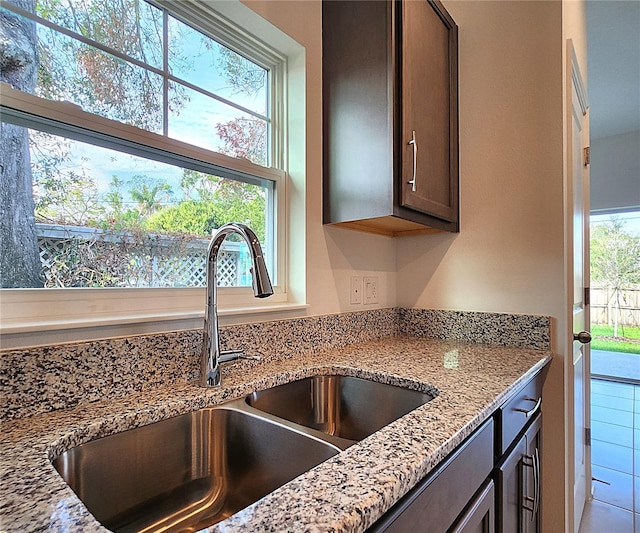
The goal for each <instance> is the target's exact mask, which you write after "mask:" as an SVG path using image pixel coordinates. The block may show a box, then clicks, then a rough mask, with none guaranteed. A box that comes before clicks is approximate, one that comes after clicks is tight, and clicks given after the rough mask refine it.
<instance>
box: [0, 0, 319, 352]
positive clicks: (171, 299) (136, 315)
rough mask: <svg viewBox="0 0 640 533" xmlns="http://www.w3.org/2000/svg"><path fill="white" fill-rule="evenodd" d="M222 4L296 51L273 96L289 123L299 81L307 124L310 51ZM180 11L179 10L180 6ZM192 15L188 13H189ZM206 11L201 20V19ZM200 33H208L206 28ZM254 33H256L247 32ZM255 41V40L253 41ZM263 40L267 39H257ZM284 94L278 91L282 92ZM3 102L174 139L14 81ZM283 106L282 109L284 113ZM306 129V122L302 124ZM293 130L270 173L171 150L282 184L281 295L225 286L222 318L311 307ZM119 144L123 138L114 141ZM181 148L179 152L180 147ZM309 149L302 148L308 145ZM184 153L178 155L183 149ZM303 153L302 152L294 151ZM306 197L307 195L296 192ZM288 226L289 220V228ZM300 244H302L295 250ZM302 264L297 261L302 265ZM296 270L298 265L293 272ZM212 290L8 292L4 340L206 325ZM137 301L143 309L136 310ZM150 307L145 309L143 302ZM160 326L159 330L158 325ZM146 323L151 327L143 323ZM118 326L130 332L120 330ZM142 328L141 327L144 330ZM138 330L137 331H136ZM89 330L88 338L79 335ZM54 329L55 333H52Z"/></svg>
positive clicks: (2, 314) (163, 145)
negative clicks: (291, 86)
mask: <svg viewBox="0 0 640 533" xmlns="http://www.w3.org/2000/svg"><path fill="white" fill-rule="evenodd" d="M157 3H158V4H160V5H163V4H165V3H166V4H167V5H168V6H170V7H174V6H175V5H176V4H177V3H173V2H164V1H161V0H159V1H158V2H157ZM182 5H183V6H186V7H189V8H190V9H186V10H185V12H187V19H186V20H188V21H189V22H190V23H191V17H192V16H196V17H197V16H201V14H203V13H204V14H206V13H211V12H213V10H212V8H211V7H209V6H208V5H207V3H206V2H199V1H197V0H195V1H194V0H186V1H185V2H183V3H182ZM218 6H220V7H222V8H224V9H223V10H224V11H226V13H227V15H226V16H227V17H228V18H229V19H234V20H241V21H242V23H245V22H249V23H250V24H249V25H251V26H252V29H256V28H257V29H258V33H261V34H262V35H261V37H262V38H263V39H265V37H266V39H269V38H270V37H274V38H275V41H277V42H278V44H280V45H282V44H284V46H283V48H284V49H285V50H284V51H283V56H282V57H287V55H288V54H291V56H292V57H294V61H293V63H294V65H295V66H294V69H295V71H294V72H293V75H292V76H291V73H290V72H289V73H288V72H287V66H286V64H285V65H284V66H283V69H282V71H281V73H280V74H279V75H278V77H277V79H276V80H275V83H279V84H281V94H282V95H283V97H282V100H283V101H279V100H276V98H275V95H272V105H273V106H274V113H277V114H279V120H281V121H282V124H285V123H288V122H289V120H290V117H289V116H288V113H289V111H288V110H289V107H290V106H289V105H287V104H285V103H286V102H287V90H288V87H287V83H286V80H287V79H288V78H289V76H291V78H294V79H295V80H296V81H295V82H294V83H295V86H296V92H297V93H302V94H301V98H300V101H299V102H297V104H296V105H295V106H294V110H293V115H295V117H294V118H292V120H296V119H297V126H298V127H299V126H300V120H299V119H300V114H302V116H304V100H305V99H304V96H303V94H304V49H303V48H302V47H301V46H300V45H298V44H297V43H295V41H293V40H292V39H290V38H289V37H288V36H286V35H285V34H283V33H282V32H280V31H279V30H277V29H275V28H274V27H273V26H271V25H269V24H268V23H267V24H266V25H265V21H264V19H261V18H260V17H259V16H258V15H257V14H255V13H254V12H253V11H251V10H250V9H249V8H247V7H246V6H243V5H242V4H241V3H240V2H222V3H220V4H218ZM172 11H174V9H172ZM188 12H190V13H191V16H188V15H189V13H188ZM199 13H200V15H199ZM218 20H219V19H218ZM199 29H200V28H199ZM247 35H248V34H247ZM238 38H239V39H240V40H241V41H242V40H243V39H244V38H245V35H244V32H242V31H240V32H238ZM245 42H248V41H245ZM255 42H259V41H258V40H257V39H255ZM275 92H276V91H274V93H275ZM0 98H1V99H2V104H3V106H6V107H7V108H13V109H19V110H21V112H25V113H27V114H34V115H37V116H39V117H45V119H47V120H51V121H54V122H55V123H57V124H66V125H68V126H69V127H72V128H84V129H86V130H87V131H97V132H98V133H99V134H104V135H112V136H113V135H114V133H115V134H116V135H117V137H120V136H122V137H124V138H126V139H127V140H130V141H133V142H138V143H140V144H141V145H144V146H147V147H150V148H153V149H157V150H166V149H167V141H168V140H167V138H165V137H163V136H161V135H157V134H155V133H152V132H147V131H144V130H140V129H138V128H135V127H133V126H130V125H127V124H123V123H120V122H117V121H113V120H109V119H106V118H103V117H98V116H96V115H93V114H90V113H86V112H84V111H83V110H82V109H81V108H80V107H79V106H76V105H74V104H70V103H65V102H51V101H46V100H42V99H40V98H38V97H36V96H33V95H29V94H25V93H22V92H20V91H16V90H14V89H12V88H11V87H10V86H8V85H6V84H0ZM276 107H277V110H276ZM302 125H304V120H303V121H302ZM286 129H287V128H281V130H280V131H279V132H278V134H277V136H276V138H274V139H273V142H274V151H273V152H272V161H273V162H274V163H280V164H281V166H282V168H283V170H280V169H276V168H266V167H261V166H259V165H255V164H253V163H251V162H249V161H246V160H240V159H235V158H231V157H228V156H225V155H223V154H216V153H213V152H210V151H208V150H204V149H200V148H198V147H194V146H192V145H189V144H186V143H181V142H180V141H175V140H171V141H170V144H171V150H170V151H171V152H172V153H178V155H182V156H184V157H188V158H190V159H193V160H199V161H205V162H206V163H208V164H211V165H215V166H219V167H223V168H226V169H236V170H238V171H240V172H243V173H245V174H250V175H254V176H257V177H261V178H264V179H269V180H273V181H275V182H276V194H277V196H278V198H277V199H276V205H277V211H276V213H275V217H276V226H275V227H276V229H277V232H278V235H277V239H276V240H275V243H276V246H275V248H276V261H277V265H278V267H277V270H278V283H277V285H276V286H275V287H274V289H275V294H274V296H272V297H270V298H269V299H268V300H256V299H255V298H253V294H252V291H251V289H249V288H242V287H238V288H219V289H218V295H219V314H220V315H221V316H223V317H224V316H235V315H246V316H251V315H255V314H258V315H259V314H261V313H265V312H279V311H292V310H297V309H302V308H305V307H307V305H306V303H305V293H306V290H305V281H304V269H305V266H304V262H301V261H300V260H299V258H300V257H301V256H302V257H304V223H303V224H299V223H298V224H297V226H298V227H297V228H296V229H295V231H293V232H290V231H289V227H290V223H291V220H292V219H296V220H297V221H299V220H300V219H299V215H300V214H301V213H304V204H302V205H297V206H295V208H294V209H293V210H292V211H290V209H289V205H288V204H289V203H290V201H291V196H293V195H290V194H289V193H288V192H287V188H288V187H287V183H288V181H289V180H290V179H291V178H290V176H289V175H288V174H287V172H286V171H287V170H288V166H289V165H290V164H291V163H290V161H289V160H288V157H287V154H288V153H292V151H291V148H292V147H291V143H292V142H293V144H294V149H297V150H296V151H297V152H299V153H300V152H301V153H304V135H303V136H302V138H300V137H299V136H298V137H297V138H296V137H295V136H294V139H291V137H290V136H288V135H287V133H286ZM114 139H115V137H114ZM176 147H177V148H176ZM301 147H302V150H300V148H301ZM176 150H177V151H176ZM293 153H296V152H293ZM303 161H304V159H302V164H301V161H300V158H299V156H298V157H297V161H295V162H294V163H293V166H294V167H295V174H296V176H295V177H294V181H295V182H296V189H298V190H302V191H303V190H304V188H305V187H304V177H305V169H304V162H303ZM295 197H296V198H297V199H298V200H299V199H300V196H299V194H297V193H296V194H295ZM285 221H286V223H285ZM292 242H295V245H294V249H292ZM296 259H297V260H296ZM291 265H293V266H294V268H288V267H290V266H291ZM204 293H205V289H203V288H190V289H160V288H157V289H85V288H82V289H23V290H21V289H0V335H2V336H3V337H4V341H7V340H9V339H11V342H10V343H9V344H10V346H7V342H3V343H2V345H0V349H5V348H14V347H21V346H29V345H33V344H34V340H35V338H36V337H37V338H38V339H39V340H38V341H35V343H36V344H46V343H47V342H46V341H47V339H49V338H50V339H51V342H60V339H59V338H56V335H55V333H54V332H55V331H60V332H62V331H71V330H75V331H76V333H75V334H73V335H68V336H65V340H67V339H69V340H88V339H94V338H102V337H104V336H117V335H119V334H122V335H125V334H131V333H132V332H133V333H149V332H154V331H171V330H176V329H188V328H193V327H201V324H202V317H203V316H204V302H205V294H204ZM133 304H135V305H133ZM140 304H142V305H140ZM154 323H156V324H157V327H155V326H153V325H150V324H154ZM143 324H147V325H146V326H143ZM118 325H127V326H128V327H122V328H118ZM136 325H139V327H136ZM103 326H104V327H107V326H108V328H109V334H108V335H104V334H102V333H101V332H100V327H103ZM131 326H133V327H134V329H132V327H131ZM79 330H85V331H86V332H84V333H82V332H81V333H78V331H79ZM49 332H51V335H49Z"/></svg>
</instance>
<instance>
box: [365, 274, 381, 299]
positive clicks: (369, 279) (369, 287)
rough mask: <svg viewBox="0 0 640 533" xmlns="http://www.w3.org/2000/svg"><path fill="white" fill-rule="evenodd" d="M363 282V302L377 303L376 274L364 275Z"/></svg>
mask: <svg viewBox="0 0 640 533" xmlns="http://www.w3.org/2000/svg"><path fill="white" fill-rule="evenodd" d="M362 281H363V284H364V303H365V305H366V304H377V303H378V276H365V277H364V278H363V280H362Z"/></svg>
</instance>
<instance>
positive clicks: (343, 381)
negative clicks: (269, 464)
mask: <svg viewBox="0 0 640 533" xmlns="http://www.w3.org/2000/svg"><path fill="white" fill-rule="evenodd" d="M436 394H437V393H435V392H434V393H433V394H430V393H425V392H419V391H415V390H410V389H405V388H402V387H396V386H393V385H387V384H384V383H377V382H375V381H369V380H365V379H360V378H355V377H350V376H313V377H310V378H306V379H301V380H298V381H293V382H291V383H287V384H285V385H280V386H277V387H273V388H270V389H266V390H263V391H259V392H254V393H253V394H251V395H250V396H248V397H247V398H246V401H247V403H248V404H249V405H250V406H252V407H254V408H255V409H259V410H261V411H264V412H266V413H270V414H272V415H275V416H278V417H280V418H284V419H285V420H288V421H290V422H294V423H296V424H299V425H301V426H304V427H308V428H313V429H315V430H318V431H321V432H322V433H325V434H327V435H332V436H336V437H340V438H341V439H347V440H349V441H352V442H351V444H353V441H359V440H362V439H364V438H365V437H367V436H369V435H371V434H372V433H374V432H376V431H378V430H379V429H381V428H382V427H384V426H386V425H387V424H390V423H391V422H393V421H394V420H396V419H397V418H400V417H401V416H404V415H405V414H407V413H408V412H409V411H413V410H414V409H415V408H417V407H419V406H421V405H423V404H425V403H427V402H428V401H430V400H432V399H433V398H434V397H435V395H436ZM341 447H343V448H344V447H345V446H344V445H343V446H341Z"/></svg>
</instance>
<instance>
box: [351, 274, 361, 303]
mask: <svg viewBox="0 0 640 533" xmlns="http://www.w3.org/2000/svg"><path fill="white" fill-rule="evenodd" d="M349 294H350V296H349V302H350V303H351V304H352V305H357V304H361V303H362V278H361V277H360V276H351V286H350V292H349Z"/></svg>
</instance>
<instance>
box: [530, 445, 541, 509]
mask: <svg viewBox="0 0 640 533" xmlns="http://www.w3.org/2000/svg"><path fill="white" fill-rule="evenodd" d="M533 459H534V462H533V485H534V489H533V491H534V493H535V495H534V498H535V503H534V504H533V516H536V515H537V514H538V509H540V485H541V484H542V483H541V481H542V479H540V453H539V452H538V447H537V446H536V451H535V453H534V456H533ZM531 519H532V520H533V517H531Z"/></svg>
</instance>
